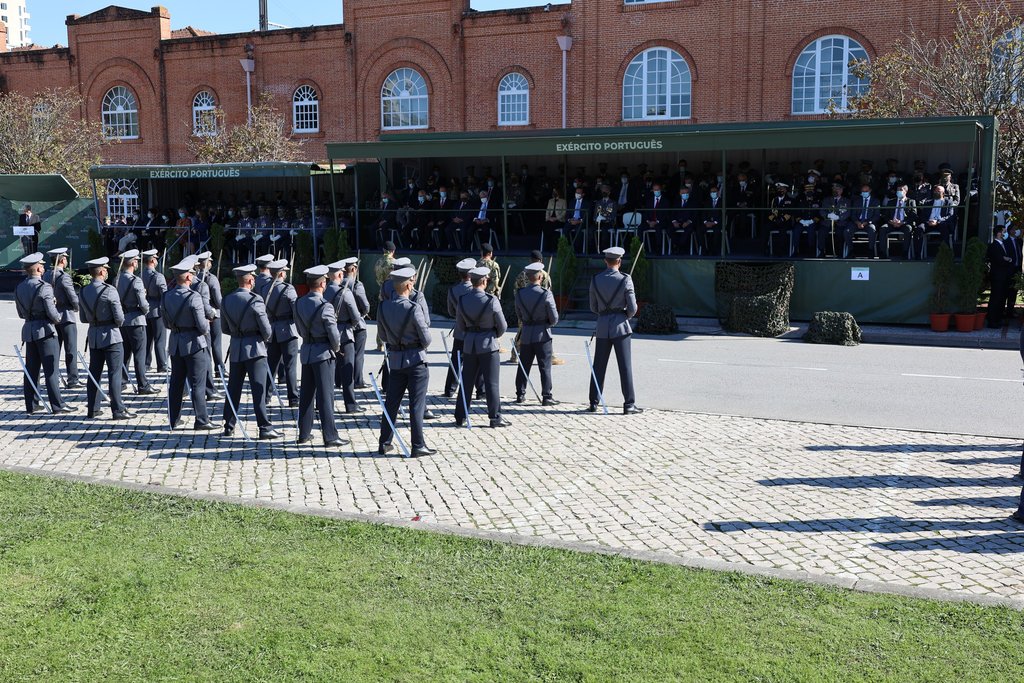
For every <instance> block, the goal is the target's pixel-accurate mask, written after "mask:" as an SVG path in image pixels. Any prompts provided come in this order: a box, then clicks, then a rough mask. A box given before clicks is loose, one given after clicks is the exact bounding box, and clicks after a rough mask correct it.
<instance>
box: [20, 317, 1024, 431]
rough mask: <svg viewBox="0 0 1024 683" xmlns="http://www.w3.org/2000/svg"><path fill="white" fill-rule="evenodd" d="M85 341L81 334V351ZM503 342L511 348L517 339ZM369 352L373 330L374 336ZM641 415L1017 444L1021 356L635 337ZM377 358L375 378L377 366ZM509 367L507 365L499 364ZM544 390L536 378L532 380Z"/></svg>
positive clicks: (436, 352) (577, 393) (509, 376)
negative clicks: (797, 423)
mask: <svg viewBox="0 0 1024 683" xmlns="http://www.w3.org/2000/svg"><path fill="white" fill-rule="evenodd" d="M0 323H3V324H0V355H11V354H12V353H13V350H12V349H11V345H12V344H15V343H17V342H18V340H19V339H20V337H19V329H20V321H19V320H18V319H17V314H16V313H15V310H14V304H13V303H10V302H0ZM444 325H445V323H444V322H439V323H438V327H437V330H436V332H437V334H435V339H434V344H433V347H432V349H431V357H430V361H431V365H432V366H433V367H432V372H431V375H432V376H431V389H432V391H435V392H440V391H441V390H442V387H443V383H444V373H445V368H446V363H447V361H446V359H445V355H444V348H443V346H442V344H441V340H440V334H441V333H442V332H443V331H444V329H445V328H444ZM84 338H85V335H84V334H80V335H79V339H80V342H81V343H82V344H84ZM511 338H512V337H511V334H510V335H508V336H506V338H505V339H506V343H505V346H506V347H507V346H508V344H509V343H510V341H511ZM589 338H590V333H589V332H582V331H575V330H566V331H559V332H558V334H557V335H556V339H555V353H556V354H557V355H558V356H560V357H561V358H563V359H564V360H565V361H566V363H565V365H562V366H556V367H555V368H554V385H555V387H554V393H555V397H556V398H557V399H559V400H565V401H571V402H575V403H585V402H587V400H588V398H587V392H588V389H589V370H588V368H587V363H586V355H585V354H586V351H585V348H584V344H585V342H586V341H587V340H588V339H589ZM370 340H371V345H372V340H373V330H372V329H371V331H370ZM633 356H634V372H635V377H636V393H637V400H638V403H639V405H641V406H645V407H650V408H660V409H665V410H686V411H698V412H708V413H715V414H724V415H739V416H744V417H767V418H778V419H787V420H802V421H808V422H819V423H830V424H843V425H859V426H883V427H899V428H909V429H923V430H929V431H938V432H958V433H966V434H978V435H985V436H1000V437H1008V438H1021V437H1022V436H1024V429H1022V428H1021V427H1019V425H1018V423H1017V419H1016V415H1015V407H1016V406H1018V405H1020V401H1021V400H1022V399H1024V386H1022V374H1021V359H1020V355H1019V354H1018V353H1017V352H1015V351H993V350H981V349H959V348H937V347H918V346H896V345H880V344H862V345H861V346H856V347H840V346H821V345H814V344H805V343H803V342H799V341H786V340H775V339H757V338H751V337H744V336H730V335H680V336H676V337H672V338H666V339H659V338H650V337H648V338H636V339H635V340H634V345H633ZM380 358H381V356H380V355H379V354H373V353H371V354H370V357H369V358H368V360H367V367H368V368H371V367H372V368H376V367H379V365H380V362H381V360H380ZM503 358H504V359H506V360H507V359H508V355H507V354H506V355H504V356H503ZM514 373H515V368H514V367H513V366H510V365H507V364H505V365H503V366H502V385H501V386H502V393H503V394H505V395H507V396H508V395H512V394H513V393H514V390H513V384H514ZM608 380H609V383H608V386H609V389H608V397H607V399H608V403H609V407H610V409H614V408H616V407H619V408H621V401H622V399H621V393H620V392H619V388H618V380H617V375H615V365H614V360H613V362H612V364H611V367H610V369H609V375H608ZM535 384H536V385H537V388H538V390H539V389H540V387H539V380H537V379H536V378H535Z"/></svg>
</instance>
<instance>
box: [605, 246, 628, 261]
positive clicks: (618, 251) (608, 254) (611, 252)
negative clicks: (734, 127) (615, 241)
mask: <svg viewBox="0 0 1024 683" xmlns="http://www.w3.org/2000/svg"><path fill="white" fill-rule="evenodd" d="M625 255H626V250H625V249H623V248H622V247H609V248H608V249H605V250H604V257H605V258H606V259H617V258H622V257H623V256H625Z"/></svg>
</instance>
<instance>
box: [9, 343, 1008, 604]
mask: <svg viewBox="0 0 1024 683" xmlns="http://www.w3.org/2000/svg"><path fill="white" fill-rule="evenodd" d="M435 372H437V371H436V370H435ZM0 378H3V381H2V382H0V467H4V468H9V469H18V470H22V471H24V470H29V471H35V472H39V473H56V474H60V475H64V476H77V477H86V478H90V479H93V480H100V481H104V482H118V483H122V484H125V485H143V486H160V487H168V488H170V489H174V490H175V491H178V492H190V493H195V494H200V495H206V494H214V495H220V496H227V497H229V498H231V499H233V500H238V501H242V502H245V501H248V502H254V501H258V502H264V503H265V502H268V501H269V502H273V503H275V504H287V505H291V506H299V507H301V508H304V509H307V510H323V511H339V512H342V513H350V514H351V513H356V514H362V515H368V516H371V517H374V518H379V519H380V521H384V522H395V521H399V520H404V521H406V522H408V521H409V520H413V519H417V522H416V523H417V524H418V525H422V526H423V527H425V528H430V527H432V526H434V527H436V528H439V529H442V530H444V529H446V528H447V529H450V528H452V527H458V528H460V529H472V530H476V532H479V533H483V534H484V535H487V534H489V533H493V532H499V533H498V537H501V536H500V534H501V533H505V534H514V535H516V536H520V537H527V538H533V539H535V542H540V543H552V544H556V545H563V546H565V545H568V546H570V547H585V548H590V549H592V548H595V547H596V548H601V549H604V550H606V551H608V550H610V551H622V552H625V553H626V554H633V555H634V556H641V557H650V558H653V559H662V560H667V561H676V562H680V563H683V564H691V565H695V566H714V567H720V566H724V565H722V564H721V563H722V562H728V563H733V568H738V569H741V570H746V571H754V572H756V573H762V572H764V573H775V574H780V575H784V576H793V577H795V578H808V579H811V580H818V581H824V582H828V583H836V584H839V585H848V586H853V587H859V588H866V589H869V590H893V591H896V592H907V591H908V590H909V592H913V593H916V594H921V595H925V594H928V591H927V590H919V591H918V590H911V587H916V588H919V589H938V590H940V591H953V592H954V593H955V594H956V595H953V594H946V597H960V598H963V597H969V596H978V599H979V600H981V601H986V602H993V601H998V602H1002V603H1006V604H1014V605H1017V606H1024V566H1022V563H1021V558H1022V554H1024V528H1022V527H1019V526H1016V525H1014V524H1012V523H1011V522H1009V521H1007V520H1006V516H1007V515H1008V514H1009V513H1010V512H1011V511H1012V510H1013V508H1014V506H1015V505H1016V501H1017V496H1018V494H1019V493H1020V486H1021V483H1020V482H1019V481H1017V480H1015V479H1013V478H1012V475H1013V474H1014V473H1015V472H1016V471H1017V466H1018V461H1019V458H1020V450H1021V444H1020V442H1019V441H1008V440H1000V439H993V438H987V437H970V436H960V435H943V434H932V433H920V432H909V431H897V430H887V429H868V428H856V427H836V426H828V425H819V424H809V423H799V422H785V421H775V420H761V419H749V418H740V417H726V416H718V415H705V414H694V413H681V412H664V411H648V412H645V413H644V414H643V415H640V416H635V417H624V416H622V415H617V414H612V415H609V416H604V415H600V414H597V415H592V414H587V413H581V412H578V411H579V409H580V406H575V405H565V404H563V405H560V406H557V407H555V408H547V409H542V408H540V407H538V406H536V405H534V404H533V402H531V403H530V404H527V405H526V406H523V407H518V406H515V405H508V404H506V406H507V407H506V416H507V417H508V419H510V420H511V421H512V422H513V423H514V424H513V426H512V427H511V428H509V429H503V430H491V429H486V428H479V427H477V428H474V429H471V430H467V429H465V428H462V429H459V428H456V427H455V426H454V425H453V424H452V422H451V410H452V408H454V404H453V403H452V402H449V401H445V400H444V399H442V398H440V397H437V396H432V397H431V399H430V401H431V405H432V408H433V409H434V411H435V412H439V413H440V415H441V419H439V420H437V421H433V422H430V423H428V425H429V428H428V430H427V432H428V441H429V443H430V444H431V445H432V446H433V447H435V448H437V449H438V450H439V454H438V455H436V456H434V457H431V458H426V459H420V460H404V459H402V458H400V457H378V456H376V454H375V449H376V443H377V423H378V420H379V417H377V415H378V413H377V411H376V401H375V399H372V394H368V395H367V397H366V399H367V400H366V405H367V406H368V407H369V408H370V409H371V411H370V412H368V413H367V414H366V415H367V417H358V418H352V417H349V416H340V417H339V422H340V425H341V427H342V429H343V430H344V431H345V432H347V433H343V436H345V437H347V438H348V439H350V440H351V441H352V445H351V446H350V447H347V448H346V449H344V450H336V451H328V450H326V449H324V448H323V447H322V446H319V445H318V446H313V447H301V448H300V447H296V446H295V445H294V444H292V443H290V442H276V443H274V442H263V443H252V444H249V443H246V442H244V441H243V439H242V438H241V436H240V435H237V436H236V437H234V438H230V439H222V438H220V437H219V436H217V435H216V433H214V434H213V435H211V434H202V435H200V434H196V433H194V432H192V431H191V430H180V431H173V432H172V431H169V430H168V429H167V426H166V411H165V408H164V406H163V398H162V397H155V398H145V399H143V398H142V397H135V396H133V395H128V396H127V399H128V402H129V406H130V407H131V408H132V409H133V410H138V411H139V412H140V417H138V418H136V419H134V420H132V421H130V422H127V423H126V422H111V421H109V420H86V419H85V418H84V416H81V415H72V416H67V417H64V418H63V419H57V418H53V417H49V416H38V415H37V416H27V415H25V413H24V411H23V404H22V399H21V388H20V378H21V376H20V372H19V369H18V366H17V361H16V360H13V359H11V358H8V357H4V358H0ZM81 394H82V395H83V397H82V399H79V400H77V403H78V404H79V405H83V404H84V391H83V392H81ZM371 400H372V402H371ZM217 410H218V411H219V410H220V406H217ZM479 410H480V409H479V407H478V408H477V410H476V412H475V414H476V416H477V418H476V423H477V424H485V419H484V417H483V416H482V415H480V413H479ZM287 412H288V413H289V420H291V419H292V418H291V416H290V411H287ZM273 415H274V417H275V419H278V420H279V424H282V423H283V420H280V418H279V417H278V416H279V415H280V412H279V410H278V409H277V408H276V407H275V408H274V410H273ZM185 417H186V418H187V419H189V420H190V418H191V413H190V409H186V411H185ZM190 423H191V422H190V421H189V424H190ZM250 424H251V425H252V427H253V429H255V425H254V424H253V423H252V422H251V421H250ZM287 433H288V436H289V438H290V440H291V441H293V440H294V437H295V429H294V422H292V423H291V425H288V426H287ZM404 433H405V434H406V435H407V434H408V432H407V430H406V431H405V432H404ZM317 441H318V442H319V436H317ZM392 455H394V454H392ZM476 532H475V533H476ZM652 553H653V554H652Z"/></svg>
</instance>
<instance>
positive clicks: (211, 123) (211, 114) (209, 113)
mask: <svg viewBox="0 0 1024 683" xmlns="http://www.w3.org/2000/svg"><path fill="white" fill-rule="evenodd" d="M192 134H193V135H199V136H203V135H216V134H217V102H216V100H214V99H213V93H211V92H210V91H208V90H203V91H202V92H199V93H197V94H196V96H195V97H194V98H192Z"/></svg>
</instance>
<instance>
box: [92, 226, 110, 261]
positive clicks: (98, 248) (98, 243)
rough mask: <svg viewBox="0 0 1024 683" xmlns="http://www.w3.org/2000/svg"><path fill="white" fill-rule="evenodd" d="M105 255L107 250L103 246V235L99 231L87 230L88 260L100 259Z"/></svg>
mask: <svg viewBox="0 0 1024 683" xmlns="http://www.w3.org/2000/svg"><path fill="white" fill-rule="evenodd" d="M106 255H107V248H106V246H104V244H103V235H101V234H100V232H99V230H92V229H90V230H89V260H90V261H91V260H92V259H94V258H102V257H104V256H106Z"/></svg>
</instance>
